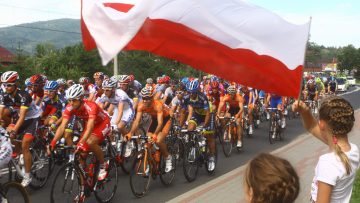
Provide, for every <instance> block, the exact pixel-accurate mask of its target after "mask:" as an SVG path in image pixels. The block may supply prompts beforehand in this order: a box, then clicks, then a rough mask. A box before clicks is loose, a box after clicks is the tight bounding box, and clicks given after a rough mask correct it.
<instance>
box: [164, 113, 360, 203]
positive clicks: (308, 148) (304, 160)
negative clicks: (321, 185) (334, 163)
mask: <svg viewBox="0 0 360 203" xmlns="http://www.w3.org/2000/svg"><path fill="white" fill-rule="evenodd" d="M355 118H356V123H355V125H354V128H353V131H352V132H351V133H350V136H349V138H350V141H351V142H352V143H354V144H356V145H357V146H358V147H360V138H359V137H358V136H360V122H359V121H360V110H357V111H356V112H355ZM327 151H328V147H327V146H326V145H325V144H323V143H322V142H320V141H318V140H317V139H316V138H314V137H312V136H311V135H309V134H302V135H300V136H299V137H298V138H297V139H296V140H294V141H293V142H291V143H290V144H288V145H286V146H284V147H282V148H280V149H277V150H275V151H273V152H271V153H272V154H274V155H277V156H280V157H282V158H285V159H287V160H289V161H290V162H291V164H292V165H293V166H294V167H295V168H296V171H297V173H298V175H299V177H300V187H301V190H300V194H299V196H298V198H297V200H296V202H297V203H302V202H309V198H310V186H311V181H312V178H313V176H314V169H315V166H316V163H317V161H318V158H319V156H320V155H322V154H324V153H326V152H327ZM245 167H246V165H244V166H241V167H239V168H237V169H235V170H233V171H231V172H229V173H227V174H225V175H222V176H220V177H218V178H216V179H214V180H212V181H209V182H208V183H206V184H204V185H201V186H199V187H197V188H195V189H193V190H191V191H189V192H187V193H184V194H182V195H180V196H178V197H176V198H174V199H172V200H170V201H169V202H172V203H175V202H181V203H187V202H206V203H212V202H226V203H241V202H245V199H244V197H245V196H244V192H243V174H244V172H245Z"/></svg>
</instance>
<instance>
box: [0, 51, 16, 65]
mask: <svg viewBox="0 0 360 203" xmlns="http://www.w3.org/2000/svg"><path fill="white" fill-rule="evenodd" d="M15 57H16V56H15V54H13V53H11V52H10V51H9V50H7V49H5V48H4V47H2V46H0V64H1V65H3V66H8V65H10V64H14V63H16V61H15Z"/></svg>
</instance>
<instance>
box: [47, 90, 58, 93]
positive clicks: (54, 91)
mask: <svg viewBox="0 0 360 203" xmlns="http://www.w3.org/2000/svg"><path fill="white" fill-rule="evenodd" d="M45 92H48V93H56V92H57V91H56V90H45Z"/></svg>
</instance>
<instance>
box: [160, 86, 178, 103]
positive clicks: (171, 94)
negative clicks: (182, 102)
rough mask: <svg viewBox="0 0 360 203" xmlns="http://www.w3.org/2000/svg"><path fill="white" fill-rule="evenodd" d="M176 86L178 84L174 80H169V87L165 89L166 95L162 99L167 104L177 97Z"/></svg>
mask: <svg viewBox="0 0 360 203" xmlns="http://www.w3.org/2000/svg"><path fill="white" fill-rule="evenodd" d="M175 87H176V84H175V82H174V81H170V82H169V87H167V88H166V89H165V93H164V97H163V98H162V101H163V103H164V104H166V105H170V104H171V101H172V100H173V98H174V97H175Z"/></svg>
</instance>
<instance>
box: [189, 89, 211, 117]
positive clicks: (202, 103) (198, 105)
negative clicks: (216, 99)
mask: <svg viewBox="0 0 360 203" xmlns="http://www.w3.org/2000/svg"><path fill="white" fill-rule="evenodd" d="M189 105H190V106H192V107H193V109H194V112H195V113H197V114H200V115H206V111H207V110H209V101H208V99H207V97H206V96H205V94H204V93H201V92H199V93H198V95H197V97H196V99H195V100H192V99H191V98H190V95H185V96H184V108H186V107H187V106H189Z"/></svg>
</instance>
